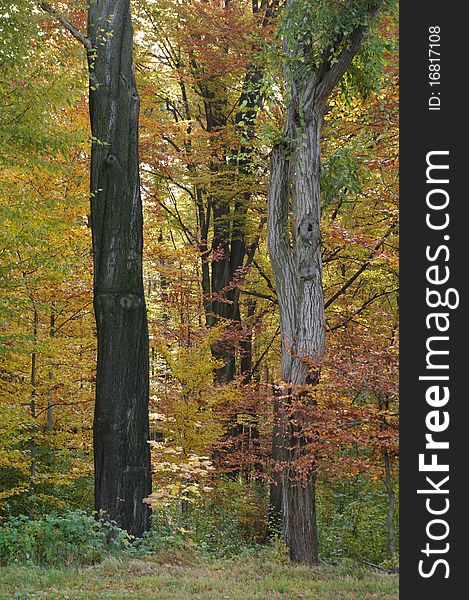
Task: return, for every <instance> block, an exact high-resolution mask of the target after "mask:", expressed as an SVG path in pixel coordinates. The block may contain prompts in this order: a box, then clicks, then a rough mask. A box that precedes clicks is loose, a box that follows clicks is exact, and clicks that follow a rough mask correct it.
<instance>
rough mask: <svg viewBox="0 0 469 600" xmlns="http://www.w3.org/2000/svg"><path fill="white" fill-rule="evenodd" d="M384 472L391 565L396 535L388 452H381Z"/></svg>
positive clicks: (394, 555) (394, 553)
mask: <svg viewBox="0 0 469 600" xmlns="http://www.w3.org/2000/svg"><path fill="white" fill-rule="evenodd" d="M383 460H384V470H385V480H384V482H385V485H386V490H387V492H388V512H387V517H386V525H387V530H388V548H389V558H390V559H391V562H392V564H393V565H395V564H396V535H395V532H394V508H395V505H396V499H395V494H394V488H393V485H392V477H391V461H390V460H389V452H388V451H387V450H384V451H383Z"/></svg>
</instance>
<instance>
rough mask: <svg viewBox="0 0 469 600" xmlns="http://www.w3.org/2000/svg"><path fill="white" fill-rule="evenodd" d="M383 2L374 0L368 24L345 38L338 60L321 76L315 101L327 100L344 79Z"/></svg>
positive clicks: (369, 11)
mask: <svg viewBox="0 0 469 600" xmlns="http://www.w3.org/2000/svg"><path fill="white" fill-rule="evenodd" d="M383 4H384V0H375V1H374V2H370V6H369V8H368V11H367V12H368V18H369V21H368V24H367V25H360V26H359V27H357V28H356V29H355V30H354V31H353V32H352V33H351V35H350V37H349V39H348V41H347V40H345V47H344V48H343V49H342V50H341V51H340V53H339V56H338V57H337V61H336V62H335V63H334V64H333V65H332V66H331V67H329V68H328V69H326V70H325V72H324V74H323V75H322V77H320V80H319V83H318V86H317V95H316V97H315V98H314V102H326V101H327V99H328V97H329V95H330V94H331V92H332V90H333V89H334V88H335V86H336V85H337V84H338V83H339V81H340V80H341V79H342V77H343V75H344V73H345V72H346V71H347V69H348V68H349V67H350V65H351V63H352V60H353V58H354V57H355V55H356V54H357V53H358V51H359V50H360V47H361V45H362V43H363V39H364V37H365V34H366V32H367V31H368V29H369V27H370V24H371V22H372V21H373V19H374V17H375V16H376V14H377V13H378V11H379V9H380V8H381V6H382V5H383Z"/></svg>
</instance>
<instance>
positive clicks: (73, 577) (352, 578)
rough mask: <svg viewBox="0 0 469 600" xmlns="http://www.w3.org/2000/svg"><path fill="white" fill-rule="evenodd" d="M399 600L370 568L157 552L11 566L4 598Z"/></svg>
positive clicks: (389, 581) (2, 583)
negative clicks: (79, 563) (80, 563)
mask: <svg viewBox="0 0 469 600" xmlns="http://www.w3.org/2000/svg"><path fill="white" fill-rule="evenodd" d="M26 598H27V599H33V598H34V599H39V598H40V599H47V600H82V599H86V600H129V599H135V600H150V599H151V600H191V599H194V600H195V599H198V600H199V599H200V600H275V599H279V598H281V599H284V600H303V599H307V598H311V599H312V598H314V600H352V599H353V600H397V598H398V578H397V576H396V575H382V574H378V573H375V572H372V571H370V570H368V569H365V568H359V567H358V568H357V567H353V568H352V567H350V568H345V567H342V568H332V567H330V568H329V567H320V568H317V569H309V568H306V567H299V566H292V565H289V564H283V563H280V562H276V561H274V560H273V559H272V558H271V557H264V558H263V557H262V556H254V557H250V558H243V559H241V558H239V559H235V560H224V561H220V560H218V561H207V560H204V559H203V558H200V557H198V556H197V555H195V554H193V555H187V554H181V555H178V554H174V553H172V554H167V555H165V554H159V555H154V556H149V557H145V558H139V559H135V558H132V559H130V558H129V559H127V560H124V559H122V558H121V559H115V558H112V559H108V560H107V561H105V562H104V563H102V564H100V565H96V566H93V567H83V568H65V567H64V568H62V569H52V568H40V567H32V566H31V567H25V566H23V567H20V566H13V567H5V568H3V569H2V570H1V571H0V599H1V600H7V599H8V600H10V599H15V600H20V599H21V600H22V599H26Z"/></svg>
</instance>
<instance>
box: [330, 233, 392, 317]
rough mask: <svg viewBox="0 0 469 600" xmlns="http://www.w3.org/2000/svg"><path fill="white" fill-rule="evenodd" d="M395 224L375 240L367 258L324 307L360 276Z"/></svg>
mask: <svg viewBox="0 0 469 600" xmlns="http://www.w3.org/2000/svg"><path fill="white" fill-rule="evenodd" d="M396 225H397V223H393V224H392V225H391V226H390V227H389V229H388V230H387V231H386V233H385V234H384V236H383V237H382V238H381V240H379V241H378V242H376V244H375V246H374V247H373V249H372V251H371V252H370V254H369V256H368V258H367V259H366V261H365V262H364V263H363V264H362V265H361V267H360V268H359V269H357V270H356V271H355V273H354V274H353V275H352V276H351V277H350V279H348V280H347V281H346V282H345V283H344V284H343V285H342V287H341V288H340V289H339V290H338V291H337V292H336V293H335V294H333V295H332V296H331V297H330V298H329V300H328V301H327V302H326V303H325V304H324V309H326V308H328V307H329V306H330V305H331V304H332V303H333V302H334V301H335V300H337V298H338V297H339V296H341V295H342V294H343V293H344V292H345V291H346V290H347V289H348V288H349V287H350V286H351V285H352V283H353V282H354V281H355V280H356V279H357V278H358V277H360V275H361V274H362V273H363V271H365V269H367V268H368V267H369V266H370V264H371V262H372V260H373V258H374V256H375V253H376V252H377V250H378V248H379V247H380V246H381V245H382V244H383V243H384V241H385V240H386V239H387V238H388V237H389V236H390V235H391V233H392V231H393V229H394V227H395V226H396Z"/></svg>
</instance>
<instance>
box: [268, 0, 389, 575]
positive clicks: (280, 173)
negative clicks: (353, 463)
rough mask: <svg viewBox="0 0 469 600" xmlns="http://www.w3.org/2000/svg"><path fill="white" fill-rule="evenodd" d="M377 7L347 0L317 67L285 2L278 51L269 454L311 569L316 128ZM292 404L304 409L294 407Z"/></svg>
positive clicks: (317, 327) (296, 544)
mask: <svg viewBox="0 0 469 600" xmlns="http://www.w3.org/2000/svg"><path fill="white" fill-rule="evenodd" d="M382 3H383V0H370V1H369V2H362V1H361V0H356V1H353V0H351V1H350V2H349V3H347V4H346V5H344V7H343V10H344V13H343V18H344V19H348V18H349V14H350V13H349V10H350V9H352V8H353V9H354V10H355V13H356V15H358V17H357V20H356V23H357V24H356V25H355V27H354V28H352V30H351V31H350V29H347V28H345V27H344V30H343V33H337V32H336V31H331V32H330V38H331V41H330V45H329V46H326V48H325V49H324V51H323V52H322V64H320V65H319V66H318V65H317V64H314V63H311V64H310V61H311V56H313V50H314V49H313V48H312V47H311V45H310V44H311V42H310V43H309V44H308V43H305V40H304V39H303V38H301V36H300V37H299V38H298V37H297V36H296V34H295V31H296V30H295V23H296V21H297V20H298V18H299V17H298V15H299V14H300V15H301V14H302V12H301V11H305V10H308V8H307V5H306V4H305V3H304V2H303V0H288V1H287V13H286V17H285V26H284V35H283V50H284V54H285V68H284V75H285V82H286V88H287V94H288V101H287V105H286V114H285V129H284V136H283V141H282V142H281V143H278V144H277V145H276V146H275V147H274V149H273V151H272V156H271V172H270V182H269V194H268V224H267V231H268V246H269V254H270V259H271V263H272V268H273V272H274V275H275V279H276V285H277V296H278V302H279V315H280V330H281V336H282V366H281V378H282V387H283V390H282V392H281V394H280V398H279V399H278V400H277V401H276V405H277V407H278V408H277V414H276V415H275V418H276V424H275V428H276V431H277V435H276V436H275V437H274V440H273V452H272V454H273V457H274V459H276V460H278V461H279V462H280V464H281V465H282V472H281V474H280V478H279V479H280V487H281V504H282V506H281V510H282V524H283V534H284V537H285V542H286V544H287V546H288V549H289V552H290V557H291V559H292V560H293V561H294V562H299V563H304V564H309V565H311V564H315V563H317V562H318V560H319V557H318V544H317V527H316V506H315V481H314V479H315V476H314V463H313V461H312V460H310V464H309V468H308V469H306V470H305V468H304V463H305V461H306V462H307V456H306V454H305V453H306V450H305V445H306V443H307V441H308V440H307V439H306V438H305V430H306V429H307V428H308V427H309V426H310V425H311V423H310V422H309V420H310V419H311V416H310V414H309V415H308V406H307V402H308V400H307V395H306V394H305V392H304V389H305V388H304V386H306V385H308V384H311V385H315V384H317V383H318V381H319V374H320V366H321V362H322V360H323V356H324V346H325V318H324V301H323V292H322V261H321V239H320V238H321V235H320V222H321V192H320V163H321V156H320V140H321V130H322V124H323V117H324V114H325V112H326V103H327V100H328V98H329V96H330V94H331V93H332V91H333V90H334V88H335V86H336V85H337V83H338V82H339V81H340V79H341V78H342V76H343V75H344V73H345V71H346V70H347V69H348V67H349V66H350V64H351V62H352V59H353V57H354V56H355V55H356V53H357V52H358V51H359V49H360V47H361V44H362V42H363V37H364V34H365V32H366V30H367V28H368V26H369V24H370V23H371V21H372V18H373V17H374V16H375V15H376V13H377V11H378V9H379V7H380V6H381V5H382ZM305 7H306V8H305ZM289 11H290V12H289ZM306 16H307V13H305V17H306ZM290 19H291V21H290ZM305 22H307V20H306V18H305ZM337 31H339V32H340V28H337ZM334 54H336V57H335V59H334V60H331V57H332V56H334ZM298 399H301V404H302V407H301V409H300V408H298V407H296V408H295V402H296V401H297V400H298ZM310 402H311V401H310ZM300 462H301V463H302V466H301V472H299V469H298V465H299V463H300ZM277 504H278V502H277Z"/></svg>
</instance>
